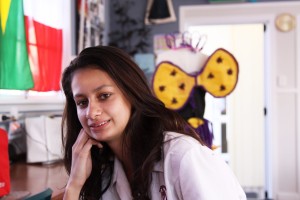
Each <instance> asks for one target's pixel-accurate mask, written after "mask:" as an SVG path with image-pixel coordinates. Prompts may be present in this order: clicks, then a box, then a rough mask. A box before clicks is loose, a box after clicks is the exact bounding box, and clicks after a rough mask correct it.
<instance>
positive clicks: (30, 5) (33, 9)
mask: <svg viewBox="0 0 300 200" xmlns="http://www.w3.org/2000/svg"><path fill="white" fill-rule="evenodd" d="M23 7H24V15H25V16H28V17H32V18H33V19H34V20H35V21H37V22H39V23H41V24H45V25H46V26H49V27H52V28H56V29H62V28H63V20H64V18H63V8H64V3H63V0H24V1H23Z"/></svg>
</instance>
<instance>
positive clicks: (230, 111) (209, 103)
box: [187, 23, 268, 198]
mask: <svg viewBox="0 0 300 200" xmlns="http://www.w3.org/2000/svg"><path fill="white" fill-rule="evenodd" d="M187 30H188V32H190V33H192V35H196V36H198V35H203V36H204V37H205V38H207V40H206V43H205V45H204V47H203V49H202V52H203V53H204V54H206V55H211V54H212V53H213V52H214V51H215V50H216V49H218V48H224V49H226V50H228V51H229V52H230V53H232V54H233V55H234V56H235V58H236V60H237V61H238V63H239V78H238V83H237V86H236V88H235V89H234V91H233V92H232V93H231V94H230V95H228V96H227V97H225V98H214V97H212V96H211V95H209V94H206V108H205V115H204V117H205V118H206V119H208V120H209V121H211V122H212V125H213V130H214V142H213V143H214V145H215V146H217V147H218V148H217V149H216V150H215V151H217V152H219V153H221V155H222V157H223V158H224V160H225V161H226V162H227V163H228V164H229V165H230V167H231V168H232V170H233V171H234V173H235V174H236V176H237V178H238V179H239V182H240V183H241V185H242V186H243V188H244V190H245V191H246V192H247V193H251V194H253V195H254V196H255V197H257V198H264V197H265V190H266V188H265V180H266V179H267V178H268V177H265V176H266V175H267V174H266V173H265V156H264V155H265V149H264V147H265V146H266V144H265V142H266V141H268V140H266V139H265V130H264V129H265V119H264V107H265V105H264V99H265V98H264V88H265V87H264V80H265V78H264V24H262V23H258V24H234V25H233V24H229V25H196V26H189V27H188V28H187ZM194 33H195V34H194Z"/></svg>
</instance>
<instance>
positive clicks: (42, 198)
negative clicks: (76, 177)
mask: <svg viewBox="0 0 300 200" xmlns="http://www.w3.org/2000/svg"><path fill="white" fill-rule="evenodd" d="M52 193H53V191H52V190H51V189H50V188H47V189H45V190H44V191H42V192H40V193H37V194H34V195H32V196H29V197H27V198H25V200H51V196H52Z"/></svg>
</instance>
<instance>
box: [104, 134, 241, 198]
mask: <svg viewBox="0 0 300 200" xmlns="http://www.w3.org/2000/svg"><path fill="white" fill-rule="evenodd" d="M164 135H165V137H164V141H165V143H164V146H163V150H164V158H163V159H162V160H161V161H160V162H158V163H156V164H155V166H154V169H153V172H152V182H151V199H153V200H161V199H164V198H163V196H164V195H163V194H162V192H160V188H164V189H165V192H166V197H167V200H246V199H247V198H246V195H245V193H244V191H243V189H242V187H241V186H240V184H239V183H238V181H237V179H236V177H235V175H234V174H233V173H232V171H231V169H230V168H229V166H228V165H227V164H226V163H225V161H224V160H223V159H222V158H221V157H220V156H219V155H218V154H217V153H215V152H213V151H212V150H211V149H209V148H207V147H205V146H202V145H201V144H199V142H198V141H196V140H195V139H193V138H191V137H189V136H185V135H182V134H179V133H174V132H165V133H164ZM102 199H103V200H132V196H131V190H130V186H129V183H128V180H127V177H126V175H125V172H124V170H123V167H122V165H121V163H120V161H119V160H118V159H117V158H115V162H114V172H113V176H112V182H111V185H110V187H109V188H108V190H107V191H106V192H105V193H104V195H103V197H102ZM164 200H166V199H164Z"/></svg>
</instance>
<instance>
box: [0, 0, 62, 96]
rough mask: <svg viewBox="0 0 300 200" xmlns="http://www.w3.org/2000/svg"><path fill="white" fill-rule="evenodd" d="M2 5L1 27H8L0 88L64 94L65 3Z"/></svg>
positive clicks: (38, 0) (7, 0) (32, 0)
mask: <svg viewBox="0 0 300 200" xmlns="http://www.w3.org/2000/svg"><path fill="white" fill-rule="evenodd" d="M0 2H1V3H0V10H1V25H2V24H4V25H3V26H2V27H5V29H4V28H2V29H1V30H2V35H1V40H0V41H1V43H0V46H1V55H0V56H1V57H0V61H1V65H0V72H1V75H0V88H1V89H18V90H28V89H31V90H35V91H58V90H60V77H61V69H62V37H63V36H62V24H63V23H62V20H63V19H64V18H63V10H62V9H63V6H62V1H61V0H23V1H22V0H0ZM3 5H4V6H3ZM2 15H3V16H4V17H2ZM5 16H6V17H5ZM8 30H9V32H7V31H8ZM2 41H4V42H6V43H4V42H2ZM8 52H10V54H8ZM7 60H9V62H8V61H7ZM3 63H4V64H3ZM2 74H3V75H2Z"/></svg>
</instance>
